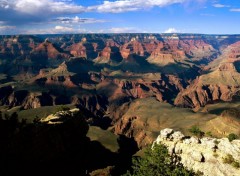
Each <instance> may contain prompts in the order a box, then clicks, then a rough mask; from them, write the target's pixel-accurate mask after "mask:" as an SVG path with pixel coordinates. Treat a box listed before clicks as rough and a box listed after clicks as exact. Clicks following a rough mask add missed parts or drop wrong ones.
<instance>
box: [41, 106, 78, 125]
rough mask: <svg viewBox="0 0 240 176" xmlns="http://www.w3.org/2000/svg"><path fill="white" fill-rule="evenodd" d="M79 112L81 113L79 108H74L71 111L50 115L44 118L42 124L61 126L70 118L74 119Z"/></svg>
mask: <svg viewBox="0 0 240 176" xmlns="http://www.w3.org/2000/svg"><path fill="white" fill-rule="evenodd" d="M77 112H79V109H78V108H74V109H71V110H69V111H59V112H57V113H55V114H50V115H49V116H47V117H46V118H42V119H41V120H40V122H41V123H47V124H61V123H63V122H64V121H65V120H67V119H68V118H71V117H74V115H75V114H76V113H77Z"/></svg>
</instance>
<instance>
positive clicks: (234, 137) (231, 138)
mask: <svg viewBox="0 0 240 176" xmlns="http://www.w3.org/2000/svg"><path fill="white" fill-rule="evenodd" d="M235 139H238V136H237V135H236V134H234V133H231V134H229V135H228V140H229V141H230V142H232V141H233V140H235Z"/></svg>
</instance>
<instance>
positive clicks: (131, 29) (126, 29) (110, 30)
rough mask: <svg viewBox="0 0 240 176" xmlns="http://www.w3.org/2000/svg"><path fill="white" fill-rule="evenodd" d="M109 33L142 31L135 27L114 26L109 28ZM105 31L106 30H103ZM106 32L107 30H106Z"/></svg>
mask: <svg viewBox="0 0 240 176" xmlns="http://www.w3.org/2000/svg"><path fill="white" fill-rule="evenodd" d="M107 31H108V32H109V33H136V32H140V31H139V30H137V29H136V28H134V27H123V28H121V27H114V28H110V29H108V30H107ZM103 32H104V31H103ZM105 32H106V31H105Z"/></svg>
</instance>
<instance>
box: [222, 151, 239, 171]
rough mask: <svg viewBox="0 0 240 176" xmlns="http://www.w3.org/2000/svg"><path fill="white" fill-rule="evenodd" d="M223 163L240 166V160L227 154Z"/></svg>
mask: <svg viewBox="0 0 240 176" xmlns="http://www.w3.org/2000/svg"><path fill="white" fill-rule="evenodd" d="M223 163H226V164H231V165H232V166H233V167H235V168H240V164H239V162H238V161H236V160H235V159H234V158H233V156H232V155H230V154H227V156H226V157H225V158H223Z"/></svg>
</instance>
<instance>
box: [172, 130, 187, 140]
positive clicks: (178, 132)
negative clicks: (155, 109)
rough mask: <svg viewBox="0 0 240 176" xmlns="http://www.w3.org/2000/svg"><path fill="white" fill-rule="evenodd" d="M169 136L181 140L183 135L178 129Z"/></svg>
mask: <svg viewBox="0 0 240 176" xmlns="http://www.w3.org/2000/svg"><path fill="white" fill-rule="evenodd" d="M171 137H172V139H173V140H174V141H181V140H182V139H183V138H184V137H185V136H184V135H183V134H182V133H181V132H180V131H176V132H174V133H173V134H172V135H171Z"/></svg>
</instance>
